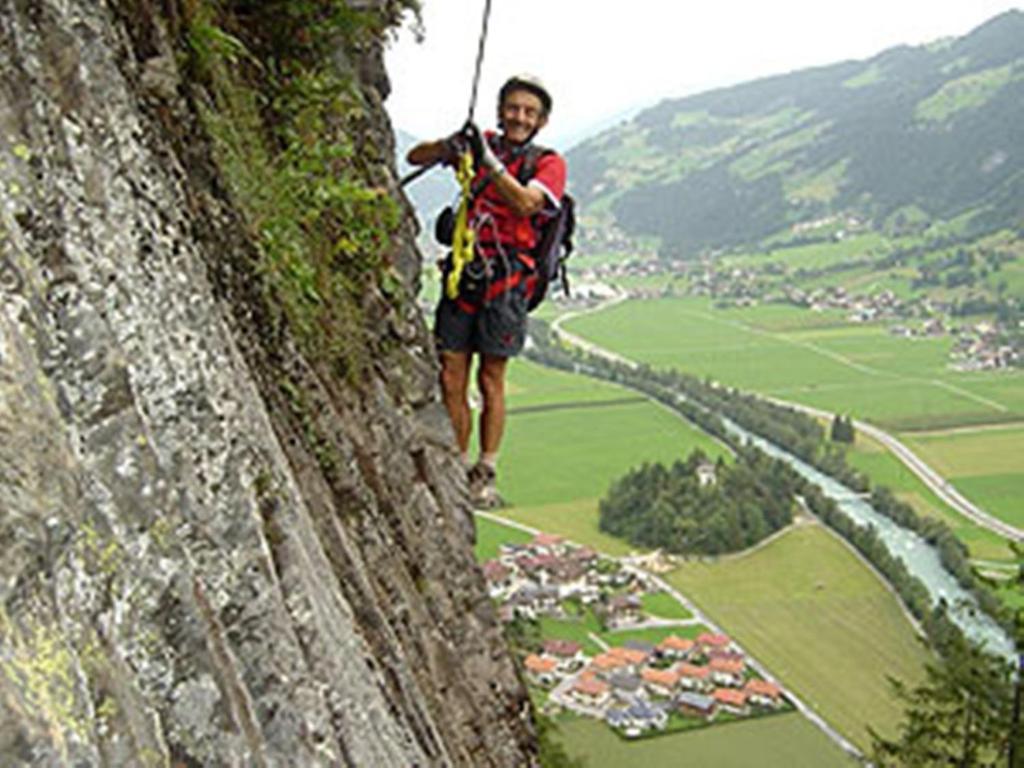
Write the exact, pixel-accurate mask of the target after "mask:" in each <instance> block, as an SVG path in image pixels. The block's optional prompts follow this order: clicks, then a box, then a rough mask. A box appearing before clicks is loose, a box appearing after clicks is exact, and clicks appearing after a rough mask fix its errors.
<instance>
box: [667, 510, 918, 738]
mask: <svg viewBox="0 0 1024 768" xmlns="http://www.w3.org/2000/svg"><path fill="white" fill-rule="evenodd" d="M668 580H669V581H670V582H671V583H672V584H673V586H675V587H676V588H677V589H679V590H680V591H681V592H683V593H684V594H686V595H688V596H689V597H690V598H691V599H692V600H693V601H694V603H696V604H697V606H698V607H700V608H701V609H702V610H704V611H705V612H706V613H707V614H708V615H709V616H712V617H713V618H714V619H715V621H716V622H718V623H719V624H720V625H721V626H722V627H724V628H725V629H726V631H728V632H730V633H731V634H732V635H733V636H734V637H735V638H736V639H737V640H739V641H740V643H741V644H742V645H743V646H744V648H746V650H747V651H749V652H750V653H751V654H753V655H754V656H755V657H756V658H757V659H759V660H760V661H762V662H763V663H764V664H765V665H766V666H767V667H768V669H769V670H771V672H772V673H773V674H775V675H777V676H778V677H779V679H780V680H782V681H784V682H785V684H786V685H787V686H788V687H790V688H791V689H792V690H793V691H794V692H795V693H796V694H797V695H798V696H800V697H801V698H802V699H803V700H804V702H805V703H806V704H808V705H809V706H811V707H812V708H814V709H815V710H816V711H817V712H818V713H819V714H821V715H822V717H824V718H825V720H826V721H828V722H829V723H830V724H831V725H833V726H834V727H836V728H837V729H838V730H839V731H840V732H842V733H843V734H844V735H846V736H847V737H848V738H850V739H851V740H852V741H853V742H854V743H855V744H857V745H858V746H859V747H861V748H862V749H867V748H868V747H869V745H870V738H869V736H868V732H867V728H868V726H871V727H873V728H875V729H876V730H878V731H879V732H881V733H888V734H891V733H892V731H893V728H894V724H895V723H897V722H898V721H899V719H900V716H901V708H900V705H899V704H898V703H897V702H896V701H894V699H893V697H892V694H891V691H890V689H889V684H888V677H890V676H892V677H896V678H899V679H901V680H904V681H907V682H909V683H917V682H919V681H920V680H921V679H922V669H923V667H922V665H923V663H924V662H925V661H926V659H927V653H926V651H925V650H924V648H923V647H922V645H921V644H920V642H919V641H918V639H917V636H916V634H915V633H914V631H913V629H912V628H911V625H910V623H909V622H908V620H907V618H906V617H905V615H904V614H903V611H902V609H901V607H900V604H899V603H898V601H897V600H896V599H895V597H893V596H892V595H891V594H890V593H889V592H888V590H887V589H886V588H885V587H884V586H883V585H882V584H881V583H880V581H879V579H878V577H877V576H876V575H875V574H874V573H873V572H872V571H871V570H870V569H869V568H868V567H867V566H866V565H865V564H864V563H863V562H861V560H860V559H859V558H857V557H856V556H854V555H853V554H852V552H851V551H850V550H849V549H848V548H847V547H846V546H845V545H844V544H843V543H842V542H841V541H839V540H838V539H837V538H836V537H835V536H834V535H833V534H831V533H830V532H829V531H828V530H827V529H825V528H824V527H823V526H821V525H819V524H817V523H815V524H812V525H804V526H800V527H798V528H795V529H793V530H791V531H790V532H789V533H787V534H786V535H785V536H782V537H780V538H778V539H775V540H774V541H772V542H771V543H770V544H769V545H767V546H765V547H762V548H760V549H758V550H756V551H754V552H751V553H750V554H748V555H747V556H745V557H741V558H735V559H729V560H726V561H719V562H696V561H694V562H687V563H684V564H683V565H682V566H681V567H680V568H678V569H677V570H676V571H674V572H672V573H671V574H670V575H669V576H668Z"/></svg>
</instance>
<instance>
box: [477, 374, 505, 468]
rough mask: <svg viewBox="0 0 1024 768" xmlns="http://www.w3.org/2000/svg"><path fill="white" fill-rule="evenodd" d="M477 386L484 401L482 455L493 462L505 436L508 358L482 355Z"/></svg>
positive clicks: (481, 425)
mask: <svg viewBox="0 0 1024 768" xmlns="http://www.w3.org/2000/svg"><path fill="white" fill-rule="evenodd" d="M481 357H482V360H481V363H480V370H479V371H478V372H477V385H478V386H479V387H480V395H481V398H482V399H483V409H482V410H481V411H480V453H481V455H482V456H483V457H484V458H485V459H489V460H490V461H491V462H492V465H493V461H494V459H495V458H496V457H497V455H498V448H499V447H500V446H501V438H502V435H504V434H505V371H506V368H507V366H508V358H507V357H494V356H493V355H482V356H481Z"/></svg>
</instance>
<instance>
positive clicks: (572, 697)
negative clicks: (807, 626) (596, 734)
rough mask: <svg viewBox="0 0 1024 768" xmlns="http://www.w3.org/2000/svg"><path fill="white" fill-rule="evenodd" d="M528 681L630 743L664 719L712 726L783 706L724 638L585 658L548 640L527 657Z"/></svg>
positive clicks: (672, 640)
mask: <svg viewBox="0 0 1024 768" xmlns="http://www.w3.org/2000/svg"><path fill="white" fill-rule="evenodd" d="M525 667H526V674H527V676H528V677H529V679H530V680H531V682H533V683H534V684H535V685H538V686H541V687H543V688H546V689H551V694H550V699H551V701H553V702H555V703H557V704H560V705H562V706H565V707H568V708H571V709H573V710H574V711H576V712H578V713H580V714H584V715H589V716H591V717H596V718H601V719H603V720H604V721H605V722H606V723H607V724H608V725H609V726H611V727H612V728H615V729H617V730H619V731H620V732H621V733H623V735H625V736H628V737H635V736H639V735H641V734H643V733H646V732H650V731H659V730H664V729H665V728H666V727H667V726H668V723H669V719H670V718H671V717H672V716H673V715H676V716H678V717H683V718H691V719H697V720H701V721H705V722H710V721H712V720H714V719H715V718H716V717H718V716H719V715H720V714H721V713H729V714H730V715H733V716H737V717H745V716H749V715H750V714H752V713H754V712H756V711H758V710H762V711H763V710H775V709H779V708H781V707H783V706H785V705H786V699H785V694H784V692H783V690H782V688H781V687H780V686H779V685H778V684H776V683H774V682H771V681H768V680H763V679H761V678H759V677H757V676H756V675H755V674H754V673H753V671H752V670H750V668H749V666H748V663H747V659H746V657H745V656H744V654H743V653H741V652H740V651H739V650H738V649H737V648H736V647H735V645H734V644H733V642H732V640H730V638H729V637H728V636H726V635H722V634H715V633H710V632H705V633H703V634H701V635H699V636H698V637H697V638H696V639H695V640H691V639H688V638H684V637H679V636H677V635H670V636H669V637H667V638H665V639H664V640H662V641H661V642H660V643H659V644H658V645H656V646H655V645H652V644H650V643H644V642H642V641H629V642H627V643H625V644H623V645H621V646H616V647H611V648H608V649H607V650H605V651H604V652H602V653H600V654H598V655H596V656H593V657H592V658H588V657H587V656H585V655H584V653H583V648H582V646H580V645H579V644H578V643H574V642H571V641H567V640H548V641H546V642H545V644H544V648H543V650H542V651H541V652H540V653H534V654H531V655H529V656H528V657H527V658H526V662H525Z"/></svg>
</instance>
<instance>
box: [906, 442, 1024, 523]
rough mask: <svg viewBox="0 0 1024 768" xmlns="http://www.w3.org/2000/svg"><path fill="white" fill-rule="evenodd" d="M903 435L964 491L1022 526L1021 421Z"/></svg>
mask: <svg viewBox="0 0 1024 768" xmlns="http://www.w3.org/2000/svg"><path fill="white" fill-rule="evenodd" d="M905 440H906V443H907V445H908V446H909V447H910V448H911V450H913V451H914V452H915V453H917V454H918V455H919V456H920V457H921V458H922V459H924V460H925V461H926V462H927V463H928V464H930V465H931V466H932V467H933V468H934V469H935V470H936V471H938V472H940V473H941V474H942V475H943V476H945V477H947V478H948V479H949V480H951V481H952V482H953V485H955V486H956V487H957V489H959V490H960V492H961V493H963V494H964V495H965V496H968V497H969V498H971V499H974V500H975V501H976V502H977V503H978V504H980V505H981V506H982V507H983V508H984V509H986V510H988V511H989V512H991V513H993V514H995V515H998V516H999V517H1000V518H1002V519H1003V520H1006V521H1007V522H1009V523H1012V524H1013V525H1016V526H1018V527H1024V507H1022V506H1021V499H1024V472H1022V471H1021V467H1020V465H1021V463H1022V462H1024V460H1022V458H1021V457H1022V456H1024V426H1014V427H1010V428H1004V427H1000V428H989V429H978V430H957V431H955V432H931V433H918V434H914V435H906V436H905Z"/></svg>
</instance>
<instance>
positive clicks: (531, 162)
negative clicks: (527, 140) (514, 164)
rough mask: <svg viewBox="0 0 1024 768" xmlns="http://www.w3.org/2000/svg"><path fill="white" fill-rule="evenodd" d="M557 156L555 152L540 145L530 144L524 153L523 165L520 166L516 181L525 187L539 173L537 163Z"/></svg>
mask: <svg viewBox="0 0 1024 768" xmlns="http://www.w3.org/2000/svg"><path fill="white" fill-rule="evenodd" d="M553 154H555V150H553V149H549V148H548V147H542V146H540V145H539V144H530V145H529V146H528V147H527V148H526V150H525V151H524V152H523V164H522V165H520V166H519V171H518V172H517V173H516V181H518V182H519V183H520V184H523V185H525V184H526V182H528V181H529V180H530V179H532V178H533V177H534V175H535V174H536V173H537V163H539V162H540V159H541V158H542V157H545V156H547V155H553Z"/></svg>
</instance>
